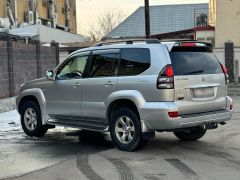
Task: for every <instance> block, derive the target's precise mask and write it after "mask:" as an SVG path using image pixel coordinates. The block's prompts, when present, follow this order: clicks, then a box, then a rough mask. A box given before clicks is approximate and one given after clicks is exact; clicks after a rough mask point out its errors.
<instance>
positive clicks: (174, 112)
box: [168, 111, 178, 118]
mask: <svg viewBox="0 0 240 180" xmlns="http://www.w3.org/2000/svg"><path fill="white" fill-rule="evenodd" d="M168 116H169V117H170V118H176V117H178V112H177V111H173V112H168Z"/></svg>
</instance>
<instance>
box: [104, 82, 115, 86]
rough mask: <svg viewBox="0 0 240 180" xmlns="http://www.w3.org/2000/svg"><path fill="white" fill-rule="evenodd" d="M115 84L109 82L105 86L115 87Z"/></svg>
mask: <svg viewBox="0 0 240 180" xmlns="http://www.w3.org/2000/svg"><path fill="white" fill-rule="evenodd" d="M113 85H114V83H113V82H112V81H108V82H107V83H105V86H113Z"/></svg>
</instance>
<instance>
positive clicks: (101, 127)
mask: <svg viewBox="0 0 240 180" xmlns="http://www.w3.org/2000/svg"><path fill="white" fill-rule="evenodd" d="M47 124H50V125H56V126H68V127H73V128H80V129H84V130H90V131H98V132H108V125H106V124H104V123H100V122H97V123H93V122H86V121H81V120H70V119H64V120H62V119H49V120H48V121H47Z"/></svg>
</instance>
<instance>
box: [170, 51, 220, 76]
mask: <svg viewBox="0 0 240 180" xmlns="http://www.w3.org/2000/svg"><path fill="white" fill-rule="evenodd" d="M170 57H171V60H172V66H173V71H174V75H197V74H220V73H222V69H221V66H220V63H219V61H218V60H217V58H216V56H215V55H214V54H213V53H211V52H180V51H178V52H171V53H170Z"/></svg>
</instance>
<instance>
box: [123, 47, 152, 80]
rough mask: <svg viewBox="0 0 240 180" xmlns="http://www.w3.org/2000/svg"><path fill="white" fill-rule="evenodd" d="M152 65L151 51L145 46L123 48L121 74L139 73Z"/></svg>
mask: <svg viewBox="0 0 240 180" xmlns="http://www.w3.org/2000/svg"><path fill="white" fill-rule="evenodd" d="M149 67H150V51H149V49H144V48H134V49H133V48H132V49H122V51H121V61H120V68H119V75H120V76H131V75H137V74H140V73H142V72H144V71H145V70H147V69H148V68H149Z"/></svg>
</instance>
